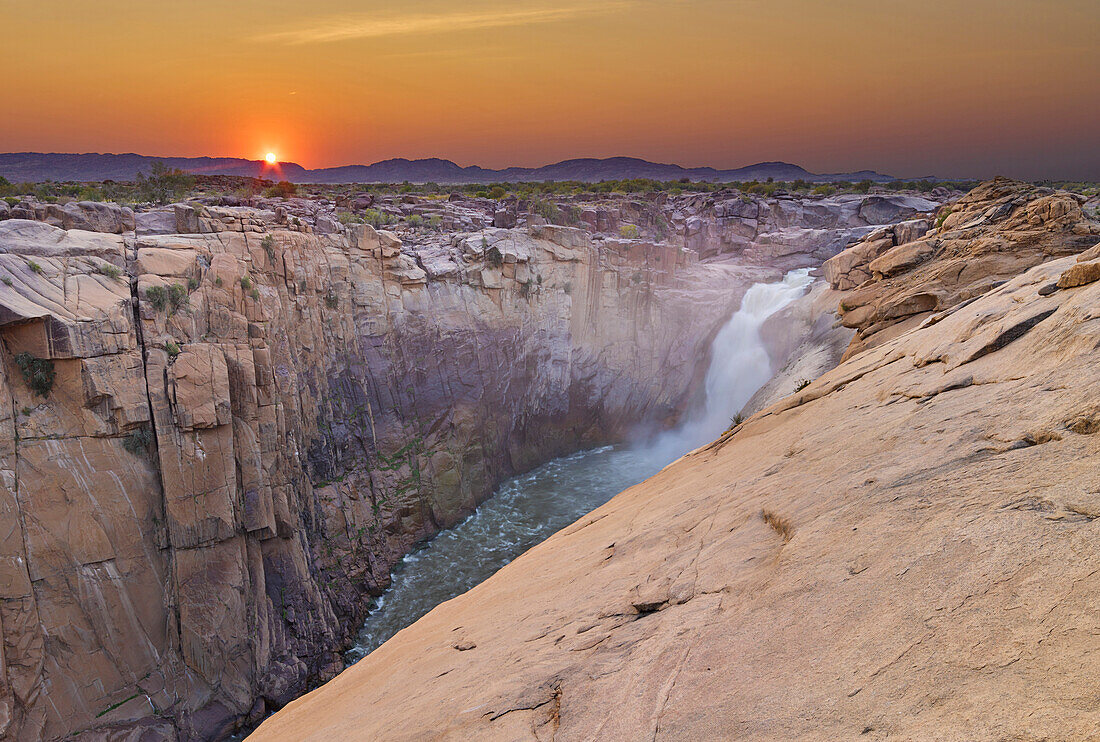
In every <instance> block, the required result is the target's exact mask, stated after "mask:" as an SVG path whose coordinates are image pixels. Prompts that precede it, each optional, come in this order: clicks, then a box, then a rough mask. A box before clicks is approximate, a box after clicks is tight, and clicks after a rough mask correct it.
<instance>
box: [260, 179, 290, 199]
mask: <svg viewBox="0 0 1100 742" xmlns="http://www.w3.org/2000/svg"><path fill="white" fill-rule="evenodd" d="M297 195H298V186H296V185H294V184H293V183H291V182H289V181H286V180H280V181H279V182H278V183H276V184H275V185H273V186H271V187H270V188H268V189H266V190H264V196H266V197H267V198H290V197H291V196H297Z"/></svg>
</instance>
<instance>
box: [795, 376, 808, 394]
mask: <svg viewBox="0 0 1100 742" xmlns="http://www.w3.org/2000/svg"><path fill="white" fill-rule="evenodd" d="M809 385H810V380H809V379H799V380H798V381H796V382H795V384H794V390H795V391H796V392H800V391H802V390H803V389H805V388H806V387H808V386H809Z"/></svg>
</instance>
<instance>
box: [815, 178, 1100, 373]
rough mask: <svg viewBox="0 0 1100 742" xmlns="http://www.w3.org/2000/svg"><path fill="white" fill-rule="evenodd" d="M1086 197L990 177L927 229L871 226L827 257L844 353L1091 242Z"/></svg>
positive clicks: (1096, 234) (1095, 233) (1099, 228)
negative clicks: (846, 345)
mask: <svg viewBox="0 0 1100 742" xmlns="http://www.w3.org/2000/svg"><path fill="white" fill-rule="evenodd" d="M1084 200H1085V199H1084V197H1082V196H1078V195H1076V194H1073V193H1067V192H1065V191H1054V190H1052V189H1050V188H1038V187H1035V186H1032V185H1029V184H1027V183H1021V182H1018V181H1014V180H1010V179H1008V178H996V179H994V180H991V181H988V182H986V183H983V184H982V185H980V186H978V187H977V188H975V189H974V190H973V191H971V192H970V193H969V194H967V195H966V196H964V197H963V198H961V199H959V200H958V201H956V202H955V203H954V204H952V205H951V206H950V207H947V208H945V209H944V210H943V211H942V212H941V214H940V216H939V218H938V219H937V226H936V227H935V228H934V229H933V230H932V231H928V232H922V231H921V230H906V231H905V236H904V238H903V237H902V236H901V233H900V232H899V229H900V228H901V227H902V225H897V226H895V227H892V228H890V229H889V230H877V231H875V232H874V233H872V234H870V235H868V236H867V237H866V238H865V239H864V240H863V241H861V242H859V243H857V244H855V245H853V246H852V247H849V248H848V249H846V250H845V251H844V252H841V253H840V254H838V255H836V256H835V257H833V258H830V259H829V260H827V261H826V262H825V264H824V266H823V269H824V273H825V277H826V279H827V280H828V281H829V282H830V284H831V285H832V287H833V288H835V289H844V290H846V289H852V291H850V292H849V293H848V294H847V295H845V297H844V298H843V300H842V301H841V304H840V311H841V321H842V323H843V324H844V325H845V326H846V327H851V328H853V329H855V330H856V332H857V334H856V337H855V338H854V339H853V341H852V346H851V348H850V350H849V353H854V352H857V351H858V350H860V349H863V348H866V347H871V346H873V345H875V344H878V343H881V342H884V341H885V340H887V339H889V338H891V337H894V336H896V335H897V334H899V333H901V332H904V331H905V330H908V329H911V328H913V327H916V326H917V325H919V324H920V323H921V322H924V321H925V320H926V319H928V318H929V317H931V316H933V315H934V313H936V312H942V311H945V310H949V309H951V308H952V307H955V306H958V305H959V304H961V303H964V302H967V301H969V300H971V299H973V298H975V297H977V296H980V295H981V294H984V293H985V292H987V291H989V290H990V289H992V288H994V287H996V286H997V285H999V284H1001V283H1003V282H1004V281H1006V280H1008V279H1010V278H1012V277H1013V276H1016V275H1019V274H1020V273H1022V272H1023V271H1025V270H1027V269H1028V268H1030V267H1032V266H1034V265H1038V264H1039V263H1042V262H1045V261H1048V260H1051V259H1052V258H1056V257H1061V256H1066V255H1075V254H1078V253H1081V252H1083V251H1084V250H1086V249H1088V248H1090V247H1092V246H1093V245H1095V244H1096V242H1097V239H1098V238H1100V224H1098V223H1097V222H1096V221H1095V220H1091V219H1089V218H1088V216H1087V215H1086V214H1085V212H1084V211H1083V210H1082V208H1081V204H1082V203H1083V202H1084Z"/></svg>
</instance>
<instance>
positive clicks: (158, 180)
mask: <svg viewBox="0 0 1100 742" xmlns="http://www.w3.org/2000/svg"><path fill="white" fill-rule="evenodd" d="M194 185H195V178H194V176H193V175H190V174H189V173H185V172H184V171H182V170H179V169H172V168H169V167H168V166H167V165H165V164H164V163H163V162H154V163H153V164H152V165H151V166H150V168H149V174H148V175H146V174H145V173H138V176H137V182H136V183H135V192H136V195H137V197H138V200H140V201H150V202H152V203H157V204H166V203H168V202H169V201H178V200H180V199H181V198H183V196H184V195H186V193H187V192H188V191H190V190H191V189H192V188H193V187H194Z"/></svg>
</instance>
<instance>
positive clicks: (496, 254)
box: [485, 245, 504, 268]
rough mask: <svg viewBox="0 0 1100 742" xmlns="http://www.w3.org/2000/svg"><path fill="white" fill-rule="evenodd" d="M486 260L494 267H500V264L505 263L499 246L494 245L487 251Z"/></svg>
mask: <svg viewBox="0 0 1100 742" xmlns="http://www.w3.org/2000/svg"><path fill="white" fill-rule="evenodd" d="M485 261H486V262H487V263H488V264H489V265H491V266H493V267H494V268H499V267H500V266H502V265H504V256H503V255H502V254H501V252H500V250H499V249H498V248H497V246H496V245H493V246H492V247H490V248H489V249H488V251H486V253H485Z"/></svg>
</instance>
